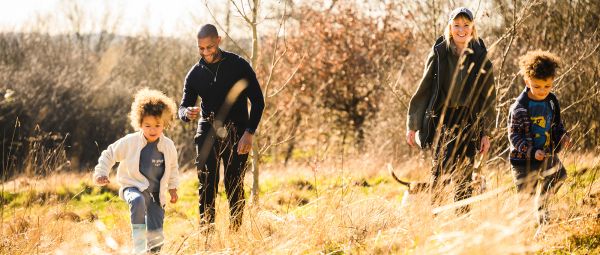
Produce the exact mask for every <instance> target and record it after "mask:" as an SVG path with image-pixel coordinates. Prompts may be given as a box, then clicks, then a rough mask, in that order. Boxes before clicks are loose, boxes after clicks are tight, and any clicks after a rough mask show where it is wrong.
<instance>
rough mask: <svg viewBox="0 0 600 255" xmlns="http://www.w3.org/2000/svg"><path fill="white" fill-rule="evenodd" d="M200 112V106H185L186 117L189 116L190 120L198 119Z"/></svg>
mask: <svg viewBox="0 0 600 255" xmlns="http://www.w3.org/2000/svg"><path fill="white" fill-rule="evenodd" d="M199 114H200V107H197V106H194V107H188V108H185V117H187V118H188V119H190V120H195V119H197V118H198V115H199Z"/></svg>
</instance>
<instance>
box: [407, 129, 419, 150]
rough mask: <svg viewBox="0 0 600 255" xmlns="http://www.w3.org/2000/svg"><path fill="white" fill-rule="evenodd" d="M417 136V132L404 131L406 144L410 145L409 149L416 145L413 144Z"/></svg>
mask: <svg viewBox="0 0 600 255" xmlns="http://www.w3.org/2000/svg"><path fill="white" fill-rule="evenodd" d="M416 134H417V131H415V130H408V131H406V143H408V145H410V147H415V145H416V143H415V135H416Z"/></svg>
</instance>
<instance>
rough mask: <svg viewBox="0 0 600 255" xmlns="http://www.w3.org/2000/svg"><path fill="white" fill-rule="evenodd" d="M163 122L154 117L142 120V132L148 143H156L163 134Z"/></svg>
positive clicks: (146, 117)
mask: <svg viewBox="0 0 600 255" xmlns="http://www.w3.org/2000/svg"><path fill="white" fill-rule="evenodd" d="M164 127H165V121H164V120H163V119H161V118H159V117H156V116H145V117H144V118H143V119H142V126H141V129H142V132H143V133H144V137H145V138H146V140H147V141H148V142H154V141H156V140H157V139H158V138H159V137H160V135H161V134H162V132H163V129H164Z"/></svg>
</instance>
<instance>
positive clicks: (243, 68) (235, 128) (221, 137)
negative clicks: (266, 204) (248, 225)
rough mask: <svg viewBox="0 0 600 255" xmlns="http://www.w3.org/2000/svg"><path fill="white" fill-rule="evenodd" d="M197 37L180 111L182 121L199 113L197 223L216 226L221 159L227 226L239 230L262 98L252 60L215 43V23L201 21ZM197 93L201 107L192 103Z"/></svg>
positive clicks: (197, 138) (197, 133) (211, 226)
mask: <svg viewBox="0 0 600 255" xmlns="http://www.w3.org/2000/svg"><path fill="white" fill-rule="evenodd" d="M197 38H198V51H199V53H200V57H201V59H200V61H198V63H196V64H195V65H194V66H193V67H192V68H191V70H190V71H189V72H188V74H187V76H186V78H185V83H184V87H183V99H182V100H181V104H180V106H179V112H178V114H179V118H180V119H181V120H183V121H185V122H188V121H190V120H194V119H197V118H198V117H200V120H199V121H198V129H197V132H196V136H195V137H194V142H195V144H196V153H197V156H196V161H195V164H196V168H197V170H198V179H199V182H200V187H199V189H198V192H199V195H200V201H199V210H200V223H201V224H209V225H208V226H207V229H213V228H214V224H213V223H214V221H215V197H216V194H217V188H218V184H219V168H220V164H223V168H224V178H225V179H224V183H225V192H226V194H227V199H228V200H229V209H230V219H231V225H230V228H231V229H233V230H237V229H238V228H239V227H240V225H241V224H242V215H243V211H244V204H245V202H244V201H245V199H244V185H243V179H244V173H245V169H246V161H247V159H248V153H249V152H250V150H251V149H252V137H253V136H254V132H255V130H256V128H257V126H258V123H259V122H260V118H261V115H262V112H263V109H264V98H263V94H262V91H261V89H260V85H259V84H258V80H257V79H256V74H255V73H254V70H252V67H250V64H248V62H247V61H246V60H244V59H243V58H241V57H240V56H238V55H236V54H233V53H230V52H226V51H223V50H221V49H220V48H219V44H220V43H221V37H220V36H219V34H218V32H217V29H216V28H215V26H213V25H211V24H206V25H204V26H202V27H201V28H200V30H199V31H198V36H197ZM198 97H200V98H201V102H200V107H195V105H196V101H197V99H198ZM248 100H250V104H251V111H250V116H248Z"/></svg>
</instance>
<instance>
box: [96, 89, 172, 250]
mask: <svg viewBox="0 0 600 255" xmlns="http://www.w3.org/2000/svg"><path fill="white" fill-rule="evenodd" d="M176 109H177V108H176V105H175V102H174V101H173V100H172V99H171V98H169V97H167V96H166V95H165V94H163V93H162V92H160V91H156V90H150V89H142V90H140V91H138V92H137V93H136V95H135V98H134V101H133V103H132V104H131V111H130V113H129V118H130V120H131V126H133V128H134V129H135V130H136V132H134V133H131V134H128V135H126V136H124V137H123V138H121V139H119V140H117V141H116V142H115V143H113V144H111V145H109V146H108V148H107V149H106V150H104V151H103V152H102V154H101V155H100V158H99V159H98V165H96V167H95V169H94V176H93V178H94V181H95V183H96V184H98V185H100V186H104V185H106V184H108V183H110V181H109V178H108V175H109V172H110V170H111V169H112V167H113V166H114V165H115V163H116V162H120V164H119V166H118V168H117V183H118V184H119V186H120V189H119V196H120V197H121V198H123V199H124V200H125V201H126V202H127V204H128V205H129V211H130V216H131V229H132V239H133V246H134V253H135V254H140V253H145V252H147V251H151V252H159V251H160V248H161V247H162V243H163V240H164V237H163V233H162V232H163V231H162V228H163V221H164V214H165V211H164V206H165V205H166V201H167V198H166V193H167V190H168V193H169V194H170V197H171V199H170V202H171V203H175V202H177V198H178V197H177V186H178V176H179V170H178V169H179V165H178V163H177V150H176V148H175V144H174V143H173V141H172V140H171V139H169V138H167V137H166V136H165V135H164V134H163V129H164V128H168V127H169V125H170V124H171V121H172V119H173V117H174V116H175V113H176Z"/></svg>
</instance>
